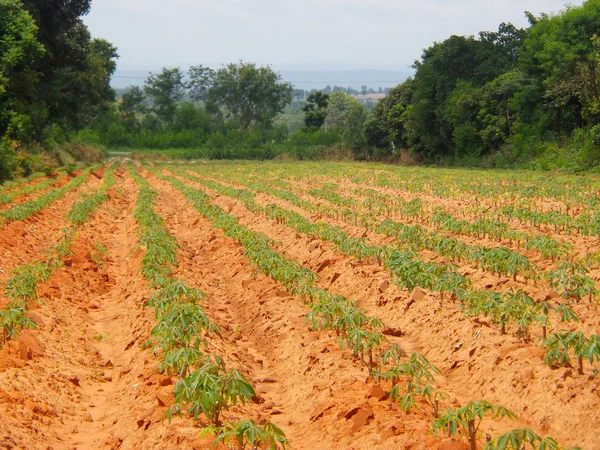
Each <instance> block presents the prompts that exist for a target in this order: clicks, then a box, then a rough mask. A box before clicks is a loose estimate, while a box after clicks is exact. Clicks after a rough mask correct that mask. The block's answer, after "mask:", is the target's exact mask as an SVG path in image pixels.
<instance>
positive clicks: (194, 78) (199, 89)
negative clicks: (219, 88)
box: [186, 65, 215, 102]
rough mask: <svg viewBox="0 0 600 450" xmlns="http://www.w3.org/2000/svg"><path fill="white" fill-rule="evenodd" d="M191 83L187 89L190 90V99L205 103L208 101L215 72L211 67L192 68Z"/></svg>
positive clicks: (190, 73)
mask: <svg viewBox="0 0 600 450" xmlns="http://www.w3.org/2000/svg"><path fill="white" fill-rule="evenodd" d="M188 77H189V81H188V82H187V84H186V87H187V88H188V89H189V92H190V97H191V98H192V100H194V101H196V102H205V101H206V100H207V99H208V91H209V89H210V87H211V86H212V83H213V79H214V77H215V71H214V70H212V69H211V68H210V67H204V66H201V65H200V66H192V67H190V70H189V72H188Z"/></svg>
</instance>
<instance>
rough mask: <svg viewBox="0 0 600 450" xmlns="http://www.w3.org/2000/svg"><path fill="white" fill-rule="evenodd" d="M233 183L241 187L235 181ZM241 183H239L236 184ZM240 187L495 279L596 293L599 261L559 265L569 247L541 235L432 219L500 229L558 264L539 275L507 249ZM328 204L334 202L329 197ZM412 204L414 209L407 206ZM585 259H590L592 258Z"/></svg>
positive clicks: (443, 218) (567, 292) (442, 218)
mask: <svg viewBox="0 0 600 450" xmlns="http://www.w3.org/2000/svg"><path fill="white" fill-rule="evenodd" d="M236 181H238V182H240V181H239V180H236ZM240 184H242V183H241V182H240ZM243 184H244V185H246V186H247V187H250V188H252V189H253V190H256V191H258V192H263V193H268V194H270V195H275V196H277V197H279V198H282V199H284V200H286V201H289V202H291V203H292V204H294V205H295V206H298V207H300V208H302V209H304V210H306V211H307V212H318V213H319V214H325V215H327V216H330V217H332V216H335V218H337V219H339V218H340V217H341V218H342V219H343V220H345V221H347V222H349V223H351V224H353V225H360V226H363V227H365V228H367V229H371V230H373V231H375V232H377V233H380V234H384V235H388V236H393V237H395V238H397V239H398V240H399V241H401V242H404V243H405V244H406V245H408V246H410V247H411V248H412V249H414V250H415V251H418V250H421V249H427V250H430V251H433V252H435V253H437V254H439V255H441V256H443V257H445V258H449V259H451V260H454V261H457V262H461V260H466V261H470V262H472V263H474V264H475V265H476V267H477V268H481V269H484V270H487V271H489V272H492V273H496V274H498V276H500V275H512V276H513V277H514V278H516V276H517V274H521V275H523V276H524V277H525V279H528V278H530V279H533V280H534V281H535V280H536V279H540V278H541V279H546V280H547V281H548V282H549V284H550V285H551V286H552V287H553V288H555V289H557V290H558V291H559V292H560V293H561V294H562V295H563V297H565V298H569V299H575V300H577V301H579V300H580V299H581V298H583V297H585V296H589V298H590V301H591V300H592V298H593V296H594V295H595V294H596V293H597V290H596V288H595V283H594V280H593V279H592V278H591V277H590V276H589V270H588V267H595V266H596V265H597V263H598V261H597V258H596V259H594V258H586V259H585V260H580V261H576V262H575V261H574V262H571V261H568V260H558V261H557V258H559V257H561V258H562V257H565V256H566V252H567V249H569V247H570V246H569V245H565V244H560V243H558V242H556V241H554V240H553V239H550V238H547V237H546V236H543V235H531V236H528V237H525V236H520V235H519V234H518V233H517V232H512V231H510V230H506V229H505V228H504V227H498V226H497V225H498V222H491V221H484V220H481V221H477V222H476V223H475V224H470V223H469V222H467V221H459V220H457V219H454V218H453V217H452V216H450V215H449V214H447V213H438V214H437V215H435V216H434V218H433V221H434V222H436V223H440V224H442V227H444V228H446V229H449V230H451V231H455V232H462V233H464V232H465V231H469V232H471V233H483V234H485V233H489V236H490V237H492V236H494V237H499V235H501V233H500V231H501V230H503V233H502V237H503V238H511V239H513V238H514V239H523V240H525V242H526V244H525V247H526V248H527V249H533V248H535V249H536V250H539V251H540V252H541V253H542V255H543V256H546V257H550V258H552V260H553V261H554V262H555V263H556V264H555V267H554V268H552V269H550V270H547V271H545V272H541V271H540V268H539V267H537V265H535V264H533V263H532V262H531V261H530V260H529V258H527V257H526V256H524V255H523V254H521V253H519V252H515V251H513V250H510V249H509V248H507V247H494V248H489V247H486V246H483V245H469V244H466V243H464V242H461V241H459V240H457V239H455V238H447V237H445V236H443V235H441V234H440V233H437V232H435V231H428V230H427V229H426V228H425V227H423V226H421V225H406V224H403V223H400V222H395V221H392V220H391V219H386V220H384V221H383V222H381V221H378V220H374V218H373V217H372V216H371V215H363V214H360V213H359V212H358V211H356V210H353V209H342V210H336V211H333V210H332V209H331V208H323V207H322V205H313V204H312V203H311V202H308V201H306V200H304V199H302V198H300V197H298V196H297V195H295V194H293V193H291V192H289V191H285V190H281V189H277V187H275V188H274V187H272V186H270V185H264V184H261V183H256V182H254V183H243ZM321 191H323V190H321ZM314 193H315V192H313V194H314ZM334 195H335V196H338V197H341V196H339V194H337V193H334ZM328 200H329V201H331V202H336V200H335V198H333V199H332V198H329V199H328ZM417 200H418V199H417ZM411 203H413V204H412V205H411ZM420 210H421V208H420V204H419V202H409V204H407V205H406V208H405V214H406V215H411V214H419V211H420ZM492 230H494V231H492ZM588 256H593V255H592V254H590V255H588ZM586 266H587V267H586Z"/></svg>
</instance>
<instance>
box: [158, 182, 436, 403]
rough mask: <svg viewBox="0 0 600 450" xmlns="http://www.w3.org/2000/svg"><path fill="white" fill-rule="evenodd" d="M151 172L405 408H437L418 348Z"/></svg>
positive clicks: (194, 195) (429, 371)
mask: <svg viewBox="0 0 600 450" xmlns="http://www.w3.org/2000/svg"><path fill="white" fill-rule="evenodd" d="M153 173H155V175H157V176H158V177H159V178H161V179H164V180H166V181H169V182H170V183H171V184H172V185H173V186H174V187H175V188H176V189H178V190H179V191H181V192H182V193H183V194H184V195H185V196H186V198H187V200H188V201H189V202H190V203H191V204H192V205H193V207H194V208H195V209H196V210H197V211H198V212H200V214H201V215H203V216H204V217H206V218H208V219H209V220H210V221H211V222H213V224H214V226H215V227H217V228H220V229H222V230H223V231H224V233H225V235H227V236H229V237H231V238H233V239H234V240H236V241H238V242H239V243H240V244H241V245H242V246H243V247H244V248H245V252H244V255H245V256H246V257H247V258H248V259H249V261H250V262H251V263H252V264H253V265H255V266H256V267H257V268H258V269H259V270H260V271H261V272H263V273H264V274H266V275H268V276H270V277H271V278H272V279H274V280H275V281H278V282H280V283H281V284H282V285H283V286H284V287H285V288H286V289H287V290H288V291H289V292H290V293H292V294H296V295H299V296H301V297H302V298H303V299H304V300H305V301H306V302H307V304H308V306H309V308H310V312H309V313H308V314H307V321H308V323H309V325H310V327H311V328H312V329H315V330H316V329H323V330H334V331H335V333H336V334H337V336H338V342H339V344H340V346H341V347H342V348H349V349H350V350H352V352H353V354H354V356H355V357H357V358H358V357H360V359H361V360H362V361H363V362H364V363H365V364H367V365H368V367H369V371H370V373H372V374H373V376H374V377H375V376H376V377H377V380H380V379H386V380H389V381H390V389H389V395H390V398H392V399H394V400H396V401H398V402H399V403H400V405H401V406H402V407H403V408H404V409H405V410H408V409H410V408H411V407H412V406H414V404H415V398H416V397H422V398H424V399H428V400H430V401H431V402H432V405H433V404H435V408H437V400H438V399H440V398H443V395H442V394H440V393H439V392H438V391H437V389H435V388H433V387H432V386H430V385H428V384H424V382H425V381H431V380H433V374H434V373H438V372H439V371H438V370H437V369H436V368H435V367H434V366H433V365H432V364H430V363H429V362H428V361H427V359H426V358H425V357H424V356H422V355H420V354H418V353H413V354H412V355H410V356H408V355H406V353H404V352H403V351H402V350H401V349H400V348H399V347H397V346H395V345H392V346H390V345H389V344H388V343H387V341H386V339H385V337H384V336H383V334H382V333H381V330H383V329H384V328H385V327H384V325H383V323H382V322H381V321H380V320H378V319H376V318H374V317H370V316H368V315H367V314H366V312H365V310H364V309H362V308H358V307H357V305H356V303H355V302H354V301H352V300H349V299H347V298H345V297H343V296H340V295H336V294H331V293H329V292H328V291H326V290H325V289H322V288H320V287H318V286H316V285H315V281H316V274H315V273H314V272H312V271H310V270H308V269H306V268H304V267H302V266H301V265H300V264H298V263H297V262H296V261H291V260H288V259H286V258H284V257H283V256H282V255H281V254H280V253H278V252H277V251H275V250H273V248H272V245H273V244H274V242H273V241H272V240H270V239H269V238H267V237H266V236H265V235H263V234H262V233H255V232H252V231H251V230H249V229H248V228H247V227H245V226H243V225H241V224H239V223H238V222H237V220H236V219H235V217H233V216H231V215H229V214H227V213H226V212H225V211H223V210H222V209H221V208H219V207H218V206H216V205H214V204H211V203H210V198H209V197H208V195H207V194H206V193H205V192H203V191H201V190H198V189H193V188H191V187H189V186H187V185H186V184H185V183H183V182H181V181H179V180H178V179H176V178H174V177H170V176H164V175H162V174H160V173H159V172H158V171H153ZM389 374H394V376H391V375H389ZM404 378H408V381H407V383H406V384H405V383H404V382H403V381H402V382H401V381H400V380H401V379H402V380H403V379H404Z"/></svg>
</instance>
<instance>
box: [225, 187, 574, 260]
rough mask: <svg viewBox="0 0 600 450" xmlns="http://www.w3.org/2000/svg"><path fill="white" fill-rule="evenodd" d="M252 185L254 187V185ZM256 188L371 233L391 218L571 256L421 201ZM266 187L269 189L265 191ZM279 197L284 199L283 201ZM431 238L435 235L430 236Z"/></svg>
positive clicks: (502, 225) (549, 243)
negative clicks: (312, 200) (312, 199)
mask: <svg viewBox="0 0 600 450" xmlns="http://www.w3.org/2000/svg"><path fill="white" fill-rule="evenodd" d="M229 178H233V179H234V180H235V182H239V183H241V184H244V185H246V186H249V187H250V182H248V181H247V180H248V178H249V177H245V178H244V181H243V182H241V181H240V180H241V179H242V178H241V177H240V176H239V175H238V176H231V175H229ZM252 184H253V185H254V186H256V184H255V183H252ZM258 185H259V187H260V185H262V189H255V190H258V191H259V192H271V190H273V189H276V194H275V195H277V196H278V197H280V198H284V197H285V198H284V199H285V200H288V201H292V202H293V203H294V204H295V205H296V206H300V207H302V208H303V209H305V210H307V211H310V212H315V213H318V214H325V215H327V216H329V217H333V218H336V219H337V218H340V217H342V218H344V220H346V221H349V222H351V223H353V224H354V225H358V222H359V221H358V216H360V225H361V226H365V227H367V228H370V229H372V228H373V227H374V226H375V224H377V223H379V222H380V219H379V218H378V216H382V217H386V218H392V217H393V216H394V215H398V216H399V218H400V219H401V220H402V219H415V220H418V221H420V222H422V223H426V224H429V225H434V226H436V227H437V228H439V229H441V230H446V231H451V232H454V233H456V234H461V235H467V236H473V237H475V238H485V237H486V236H487V237H489V238H490V239H493V240H496V241H503V240H505V241H509V242H510V244H511V245H512V243H513V242H514V243H515V244H517V246H521V245H522V246H524V248H525V249H526V250H535V251H537V252H539V253H540V254H541V256H542V257H543V258H550V259H551V260H552V261H555V260H556V259H557V258H566V257H568V256H569V255H571V252H572V245H571V244H569V243H562V242H558V241H556V240H554V239H552V238H550V237H547V236H545V235H543V234H537V233H524V232H520V231H514V230H511V229H510V228H509V226H508V224H507V223H506V222H502V221H499V220H497V219H495V218H486V219H483V218H482V219H477V220H475V221H474V222H469V221H467V220H464V219H458V218H456V217H455V216H453V215H451V214H449V213H448V212H447V211H446V210H444V209H443V208H442V207H436V208H434V210H433V211H432V213H431V214H429V213H427V211H426V208H425V205H424V202H423V200H422V199H420V198H415V199H413V200H410V201H406V200H403V199H401V198H399V197H393V196H391V195H388V194H382V193H380V192H377V191H375V190H373V189H369V188H360V189H355V190H354V191H353V192H355V193H356V194H358V195H361V196H363V197H366V199H365V200H364V201H362V202H359V201H358V200H356V199H354V198H351V197H346V196H343V195H341V194H339V192H338V191H337V190H336V189H334V185H332V183H327V184H326V185H325V186H324V187H322V188H319V189H304V190H303V189H301V188H299V187H297V186H294V185H291V184H289V183H287V182H285V181H283V180H268V181H267V180H265V179H264V178H263V179H262V181H261V182H259V183H258ZM267 186H268V189H267V190H265V188H266V187H267ZM253 188H254V187H253ZM290 190H295V191H301V192H302V193H304V194H305V195H308V196H311V197H315V198H317V199H321V200H325V201H327V202H329V203H332V204H334V205H336V206H337V208H333V209H332V208H330V207H327V206H323V205H313V204H311V203H310V202H307V201H304V200H302V199H301V198H299V197H298V196H297V195H295V194H293V193H290V194H287V192H290ZM282 195H283V196H284V197H282ZM349 206H350V207H349ZM361 206H362V208H363V209H364V213H361V212H360V208H361ZM423 231H427V230H423ZM432 234H438V233H435V232H433V233H432Z"/></svg>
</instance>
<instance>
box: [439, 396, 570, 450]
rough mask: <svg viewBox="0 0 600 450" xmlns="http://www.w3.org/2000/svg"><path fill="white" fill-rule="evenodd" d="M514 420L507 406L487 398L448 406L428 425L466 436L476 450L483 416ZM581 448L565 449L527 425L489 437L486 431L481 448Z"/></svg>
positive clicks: (504, 449) (494, 449)
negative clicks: (453, 406) (456, 406)
mask: <svg viewBox="0 0 600 450" xmlns="http://www.w3.org/2000/svg"><path fill="white" fill-rule="evenodd" d="M486 418H489V419H494V420H497V419H501V418H508V419H513V420H515V419H517V417H516V416H515V414H514V413H513V412H511V411H510V410H508V409H507V408H505V407H503V406H499V405H493V404H492V403H490V402H489V401H487V400H476V401H471V402H469V403H467V404H465V405H463V406H461V407H460V408H457V409H454V408H449V409H447V410H446V411H444V412H443V414H441V415H440V416H439V417H438V418H436V420H434V422H433V425H432V427H431V430H432V432H433V433H434V434H435V435H437V434H439V433H444V432H445V433H447V435H448V437H450V436H465V437H466V438H467V440H468V442H469V448H470V450H477V443H478V441H479V428H480V426H481V424H482V422H483V420H484V419H486ZM529 448H531V449H533V450H581V448H579V447H572V448H569V449H567V448H564V447H561V446H559V445H558V442H556V440H554V439H553V438H551V437H541V436H540V435H538V434H537V433H535V432H534V431H533V430H531V429H529V428H519V429H514V430H511V431H509V432H507V433H504V434H501V435H499V436H496V437H494V438H493V437H492V436H490V435H488V434H486V443H485V445H484V446H483V450H525V449H529Z"/></svg>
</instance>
